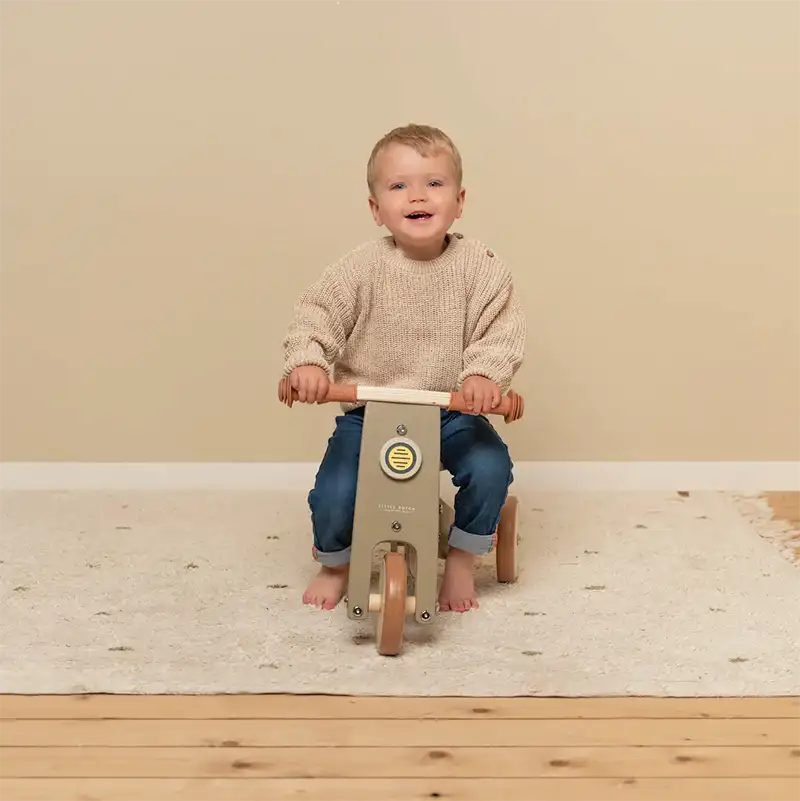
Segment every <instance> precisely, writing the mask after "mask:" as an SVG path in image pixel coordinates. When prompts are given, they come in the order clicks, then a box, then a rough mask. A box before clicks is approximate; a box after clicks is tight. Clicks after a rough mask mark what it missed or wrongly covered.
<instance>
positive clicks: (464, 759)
mask: <svg viewBox="0 0 800 801" xmlns="http://www.w3.org/2000/svg"><path fill="white" fill-rule="evenodd" d="M797 753H798V751H797V749H794V748H787V747H785V746H767V747H747V746H742V747H719V746H713V747H707V746H688V747H685V746H666V747H664V746H653V747H642V746H609V747H606V748H599V747H595V748H591V747H565V746H562V747H556V746H539V747H528V746H506V747H502V748H486V747H467V748H450V747H448V748H439V749H430V748H415V747H388V748H374V747H359V748H347V747H344V748H342V747H334V748H159V747H155V748H107V747H96V746H90V747H84V748H80V747H73V748H61V747H57V748H5V749H3V750H2V752H0V763H1V764H2V770H0V773H2V775H3V776H5V777H6V778H48V777H52V776H62V777H71V778H114V777H118V776H127V777H130V778H146V779H157V778H162V779H166V778H185V779H188V778H193V777H204V778H209V779H210V778H233V777H237V778H242V777H244V778H274V779H291V778H301V777H305V778H319V779H336V778H407V779H413V778H467V777H469V778H484V779H491V778H503V777H509V778H612V777H618V778H626V777H629V776H635V777H650V778H670V777H673V778H678V777H684V778H691V777H697V778H703V777H715V776H717V777H726V778H736V777H739V778H744V777H751V778H752V777H762V778H767V777H775V778H779V777H783V778H791V777H793V776H794V777H797V775H798V765H800V760H798V757H797Z"/></svg>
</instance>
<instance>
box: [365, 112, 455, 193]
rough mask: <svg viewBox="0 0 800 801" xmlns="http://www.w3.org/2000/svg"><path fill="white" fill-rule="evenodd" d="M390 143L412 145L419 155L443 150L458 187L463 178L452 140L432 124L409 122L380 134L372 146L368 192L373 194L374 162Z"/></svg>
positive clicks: (368, 166)
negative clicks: (451, 167) (452, 169)
mask: <svg viewBox="0 0 800 801" xmlns="http://www.w3.org/2000/svg"><path fill="white" fill-rule="evenodd" d="M391 144H400V145H406V146H408V147H413V148H414V150H416V151H417V153H419V154H420V155H421V156H431V155H433V154H435V153H440V152H441V151H445V152H446V153H448V154H449V156H450V158H451V159H452V161H453V168H454V169H455V173H456V180H457V182H458V187H459V189H460V188H461V181H462V179H463V170H462V165H461V154H460V153H459V152H458V148H457V147H456V146H455V144H454V143H453V140H452V139H451V138H450V137H449V136H448V135H447V134H446V133H445V132H444V131H441V130H439V128H434V127H433V126H432V125H416V124H415V123H410V124H409V125H403V126H401V127H399V128H394V129H393V130H391V131H389V133H387V134H385V135H384V136H382V137H381V138H380V139H379V140H378V141H377V142H376V143H375V147H373V148H372V153H371V154H370V157H369V161H368V162H367V186H368V187H369V191H370V193H372V194H374V184H375V162H376V161H377V160H378V156H379V155H380V154H381V152H382V151H383V150H384V149H385V148H387V147H388V146H389V145H391Z"/></svg>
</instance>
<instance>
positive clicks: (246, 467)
mask: <svg viewBox="0 0 800 801" xmlns="http://www.w3.org/2000/svg"><path fill="white" fill-rule="evenodd" d="M316 470H317V463H315V462H201V463H181V462H177V463H157V462H151V463H134V462H110V463H105V462H2V463H0V489H2V490H198V489H209V490H213V489H222V490H306V489H308V488H310V486H311V485H312V484H313V481H314V476H315V474H316ZM514 475H515V484H516V486H518V487H525V488H528V489H533V490H539V491H621V490H694V491H696V492H699V491H703V490H706V491H708V490H723V491H725V490H727V491H741V492H760V491H792V490H800V462H518V463H517V464H516V466H515V470H514ZM443 481H444V482H445V483H446V484H449V483H450V482H449V479H448V478H447V476H444V477H443Z"/></svg>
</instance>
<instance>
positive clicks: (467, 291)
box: [283, 233, 527, 392]
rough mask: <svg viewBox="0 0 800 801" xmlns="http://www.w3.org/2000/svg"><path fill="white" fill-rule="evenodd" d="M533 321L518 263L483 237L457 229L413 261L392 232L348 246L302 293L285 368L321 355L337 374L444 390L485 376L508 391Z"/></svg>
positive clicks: (367, 382) (343, 378) (350, 379)
mask: <svg viewBox="0 0 800 801" xmlns="http://www.w3.org/2000/svg"><path fill="white" fill-rule="evenodd" d="M526 330H527V329H526V322H525V317H524V314H523V311H522V308H521V306H520V304H519V301H518V299H517V296H516V295H515V293H514V285H513V282H512V278H511V274H510V272H509V270H508V268H507V267H506V265H505V264H504V263H503V262H502V260H501V259H500V258H498V257H497V256H496V255H495V254H494V253H493V252H492V251H491V250H490V249H489V248H487V247H486V246H485V245H483V244H482V243H481V242H479V241H478V240H476V239H471V238H464V236H463V235H462V234H458V233H455V234H450V235H449V236H448V242H447V244H446V249H445V251H444V252H443V253H442V254H441V255H440V256H439V257H438V258H436V259H434V260H431V261H412V260H410V259H408V258H406V257H405V256H404V254H403V253H402V251H400V249H399V248H397V247H396V246H395V244H394V240H393V239H392V237H391V236H387V237H384V238H380V239H377V240H374V241H372V242H368V243H366V244H364V245H361V246H360V247H357V248H356V249H354V250H352V251H351V252H349V253H347V254H346V255H345V256H343V257H342V258H341V259H339V260H338V261H337V262H335V263H334V264H332V265H330V266H329V267H328V268H327V269H326V270H325V271H324V272H323V273H322V275H321V276H320V278H319V279H318V280H317V281H315V282H314V283H313V284H312V285H311V286H310V287H309V288H308V289H307V290H306V291H305V292H303V293H302V294H301V295H300V297H299V299H298V301H297V303H296V305H295V308H294V316H293V319H292V321H291V323H290V325H289V328H288V331H287V333H286V337H285V339H284V342H283V345H284V350H285V364H284V373H283V374H284V375H289V373H291V372H292V370H293V369H294V368H295V367H298V366H300V365H305V364H316V365H319V366H320V367H322V368H324V369H325V370H328V371H329V373H332V378H333V380H334V381H337V382H342V383H355V384H361V385H364V386H377V387H403V388H409V389H422V390H433V391H437V392H452V391H454V390H458V389H460V388H461V384H462V383H463V381H464V379H465V378H467V376H470V375H482V376H486V377H487V378H489V379H490V380H492V381H495V382H496V383H497V384H499V385H500V388H501V391H503V392H505V391H506V390H507V389H508V388H509V386H510V384H511V379H512V378H513V376H514V374H515V373H516V371H517V370H518V369H519V367H520V365H521V364H522V358H523V350H524V347H525V336H526Z"/></svg>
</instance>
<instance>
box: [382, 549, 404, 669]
mask: <svg viewBox="0 0 800 801" xmlns="http://www.w3.org/2000/svg"><path fill="white" fill-rule="evenodd" d="M407 581H408V578H407V574H406V559H405V556H404V555H403V554H402V553H399V552H398V551H389V552H388V553H386V554H384V556H383V563H382V565H381V579H380V599H381V608H380V611H379V612H378V624H377V632H376V634H377V636H376V640H377V644H378V653H379V654H380V655H381V656H397V654H399V653H400V649H401V648H402V647H403V629H404V628H405V622H406V586H407Z"/></svg>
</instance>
